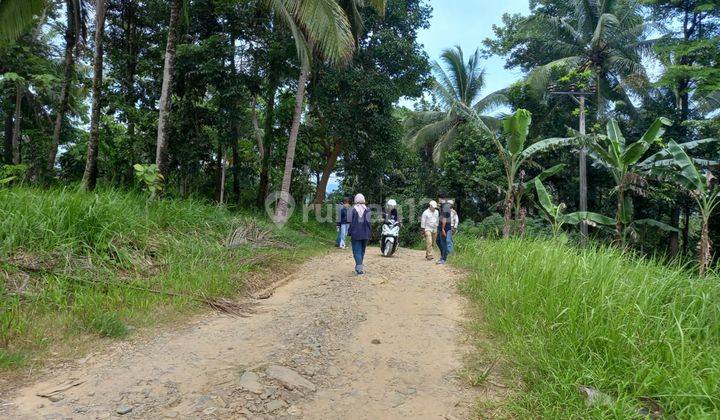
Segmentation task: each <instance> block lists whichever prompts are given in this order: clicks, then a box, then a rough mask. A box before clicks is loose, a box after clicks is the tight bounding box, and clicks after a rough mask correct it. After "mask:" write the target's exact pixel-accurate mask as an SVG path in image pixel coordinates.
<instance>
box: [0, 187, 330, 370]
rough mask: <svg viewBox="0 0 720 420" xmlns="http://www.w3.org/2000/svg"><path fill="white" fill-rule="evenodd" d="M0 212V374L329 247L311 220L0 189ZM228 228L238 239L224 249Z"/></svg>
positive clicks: (113, 194)
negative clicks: (282, 221)
mask: <svg viewBox="0 0 720 420" xmlns="http://www.w3.org/2000/svg"><path fill="white" fill-rule="evenodd" d="M0 215H1V216H2V217H0V253H1V255H2V256H3V258H2V260H0V279H2V282H0V296H1V297H2V299H1V300H0V368H3V367H10V366H13V365H17V364H18V363H21V362H23V361H28V360H27V359H28V357H30V356H32V355H33V354H34V353H36V352H39V351H42V350H45V349H47V348H52V349H53V350H62V349H63V345H65V344H72V343H73V342H74V341H73V340H75V342H76V341H77V337H78V336H80V337H88V336H93V335H94V336H103V337H117V336H123V335H125V334H127V332H128V330H129V328H130V326H132V327H140V326H145V325H153V324H155V323H157V322H168V321H171V320H175V319H177V318H178V316H180V315H183V314H189V313H192V312H193V311H196V310H197V309H198V308H200V307H203V306H205V305H206V304H207V303H212V302H213V299H217V298H223V297H225V298H230V297H233V296H236V295H237V294H238V293H240V292H241V291H243V290H244V289H245V288H246V287H247V286H248V282H250V283H251V285H252V283H253V282H252V281H251V280H252V278H254V277H255V278H257V279H260V277H257V276H258V275H260V274H261V273H263V272H266V271H268V269H269V267H273V268H274V270H275V271H276V272H277V270H280V269H281V267H283V266H287V265H289V264H292V263H294V262H298V261H300V260H301V259H302V258H305V257H307V256H310V255H313V254H316V253H319V252H323V250H325V249H327V246H326V244H327V243H328V242H330V241H331V240H332V235H331V234H330V232H332V230H328V229H327V228H325V227H323V226H321V225H317V224H314V223H310V224H299V223H298V222H297V221H295V220H294V219H293V220H291V223H290V225H289V227H286V228H285V229H278V228H275V227H274V226H273V225H269V224H267V223H265V222H262V221H260V219H261V218H259V217H258V216H257V215H254V214H249V213H248V214H243V213H237V212H231V211H229V210H227V209H224V208H220V207H217V206H214V205H210V204H205V203H201V202H198V201H194V200H169V199H168V200H154V201H150V202H148V201H147V198H146V197H145V196H144V195H141V194H136V193H122V192H118V191H114V190H107V191H101V192H99V193H98V194H87V193H84V192H79V191H78V190H77V187H76V186H72V187H68V188H55V189H51V190H45V189H37V188H12V189H4V190H0ZM293 227H296V229H293ZM237 229H240V231H241V232H245V231H246V230H247V234H246V236H247V238H248V239H249V240H250V242H248V243H246V244H240V243H238V244H237V245H238V246H234V245H233V243H234V241H233V239H232V238H233V234H234V232H235V231H236V230H237ZM258 234H260V236H261V238H259V239H258V241H257V242H253V238H254V237H257V236H258ZM255 283H257V280H256V281H255ZM148 290H153V291H154V292H150V291H148ZM171 294H172V295H171ZM218 303H221V304H222V301H218ZM29 360H32V359H29Z"/></svg>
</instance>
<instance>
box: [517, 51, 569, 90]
mask: <svg viewBox="0 0 720 420" xmlns="http://www.w3.org/2000/svg"><path fill="white" fill-rule="evenodd" d="M582 61H583V59H582V57H580V56H571V57H565V58H561V59H558V60H555V61H551V62H549V63H547V64H545V65H542V66H538V67H535V68H534V69H532V70H531V71H530V73H529V74H528V76H527V78H526V79H525V82H526V83H527V84H528V85H529V86H530V88H531V89H532V90H534V91H535V92H544V91H545V90H546V89H547V87H548V84H549V83H550V76H551V75H552V71H553V70H554V69H556V68H561V69H572V68H575V67H578V66H579V65H580V64H581V63H582Z"/></svg>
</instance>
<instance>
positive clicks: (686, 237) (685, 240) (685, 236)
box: [682, 204, 690, 254]
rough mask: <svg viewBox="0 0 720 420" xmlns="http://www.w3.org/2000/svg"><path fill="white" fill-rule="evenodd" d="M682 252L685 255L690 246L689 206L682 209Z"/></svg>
mask: <svg viewBox="0 0 720 420" xmlns="http://www.w3.org/2000/svg"><path fill="white" fill-rule="evenodd" d="M683 219H684V221H683V228H682V252H683V254H687V252H688V246H689V245H690V206H689V205H687V204H686V205H685V206H684V207H683Z"/></svg>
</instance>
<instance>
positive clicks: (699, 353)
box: [457, 236, 720, 418]
mask: <svg viewBox="0 0 720 420" xmlns="http://www.w3.org/2000/svg"><path fill="white" fill-rule="evenodd" d="M458 250H459V254H458V256H457V263H458V264H459V265H461V266H463V267H466V268H468V269H469V270H470V272H471V273H472V274H471V276H470V278H469V280H468V281H467V283H465V284H464V285H463V290H464V292H466V293H467V294H468V295H469V296H470V297H471V298H472V300H473V302H474V303H475V304H477V305H478V306H479V308H480V310H481V311H482V313H483V323H480V324H478V325H477V328H481V329H484V330H485V331H487V330H490V331H492V332H495V333H499V340H498V341H499V342H500V344H499V348H500V350H501V351H502V352H503V353H504V357H503V358H502V360H504V362H502V363H500V365H501V366H504V367H506V368H509V371H508V374H509V375H510V377H511V378H512V377H514V375H515V374H518V375H519V377H520V380H521V381H522V388H521V389H517V390H514V391H513V396H512V403H511V404H510V406H509V407H508V408H507V409H508V410H509V411H510V412H513V413H515V414H516V415H518V416H520V417H529V418H538V417H544V418H567V417H582V418H589V417H607V416H612V417H616V418H632V417H638V416H639V413H640V411H639V410H641V409H642V408H649V409H650V410H651V411H652V410H653V404H652V401H654V402H655V403H657V404H659V406H660V407H662V410H663V412H662V414H663V416H667V417H677V418H713V417H716V416H717V415H718V413H720V398H719V397H718V396H719V395H720V382H718V377H720V371H718V369H719V367H720V306H718V304H717V302H718V300H719V299H720V278H718V277H717V276H711V277H706V278H702V279H701V278H697V277H696V276H695V275H693V274H692V273H691V272H690V271H689V270H687V269H686V268H685V267H680V266H676V265H667V264H666V263H665V262H664V261H658V260H647V259H642V258H636V257H634V256H632V255H631V254H627V253H622V252H621V251H619V250H617V249H614V248H608V247H593V248H589V249H585V250H578V249H577V248H575V247H573V246H571V245H568V244H565V243H562V242H560V241H557V240H531V239H511V240H494V241H479V240H477V239H474V238H472V237H468V236H464V237H462V240H461V241H460V243H459V245H458ZM511 380H512V379H511ZM581 386H585V387H590V388H592V389H594V390H597V391H599V392H602V393H603V394H605V395H607V397H600V398H597V399H596V401H597V402H596V403H595V404H593V405H592V406H591V407H588V406H587V398H585V397H584V396H583V394H582V393H581V392H580V390H579V387H581ZM649 401H650V402H649Z"/></svg>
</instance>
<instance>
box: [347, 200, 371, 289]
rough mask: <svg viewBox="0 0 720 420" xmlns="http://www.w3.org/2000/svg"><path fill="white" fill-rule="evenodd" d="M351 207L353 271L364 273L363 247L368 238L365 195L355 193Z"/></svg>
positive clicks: (368, 212) (365, 246)
mask: <svg viewBox="0 0 720 420" xmlns="http://www.w3.org/2000/svg"><path fill="white" fill-rule="evenodd" d="M354 201H355V202H354V204H353V209H352V211H351V212H350V230H349V231H348V232H349V234H350V237H351V239H352V240H351V243H352V252H353V258H355V273H357V274H358V275H361V274H365V267H364V265H363V260H364V259H365V249H366V248H367V243H368V240H370V229H371V227H370V209H369V208H368V207H367V206H366V205H365V196H363V195H362V194H357V195H355V200H354Z"/></svg>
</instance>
